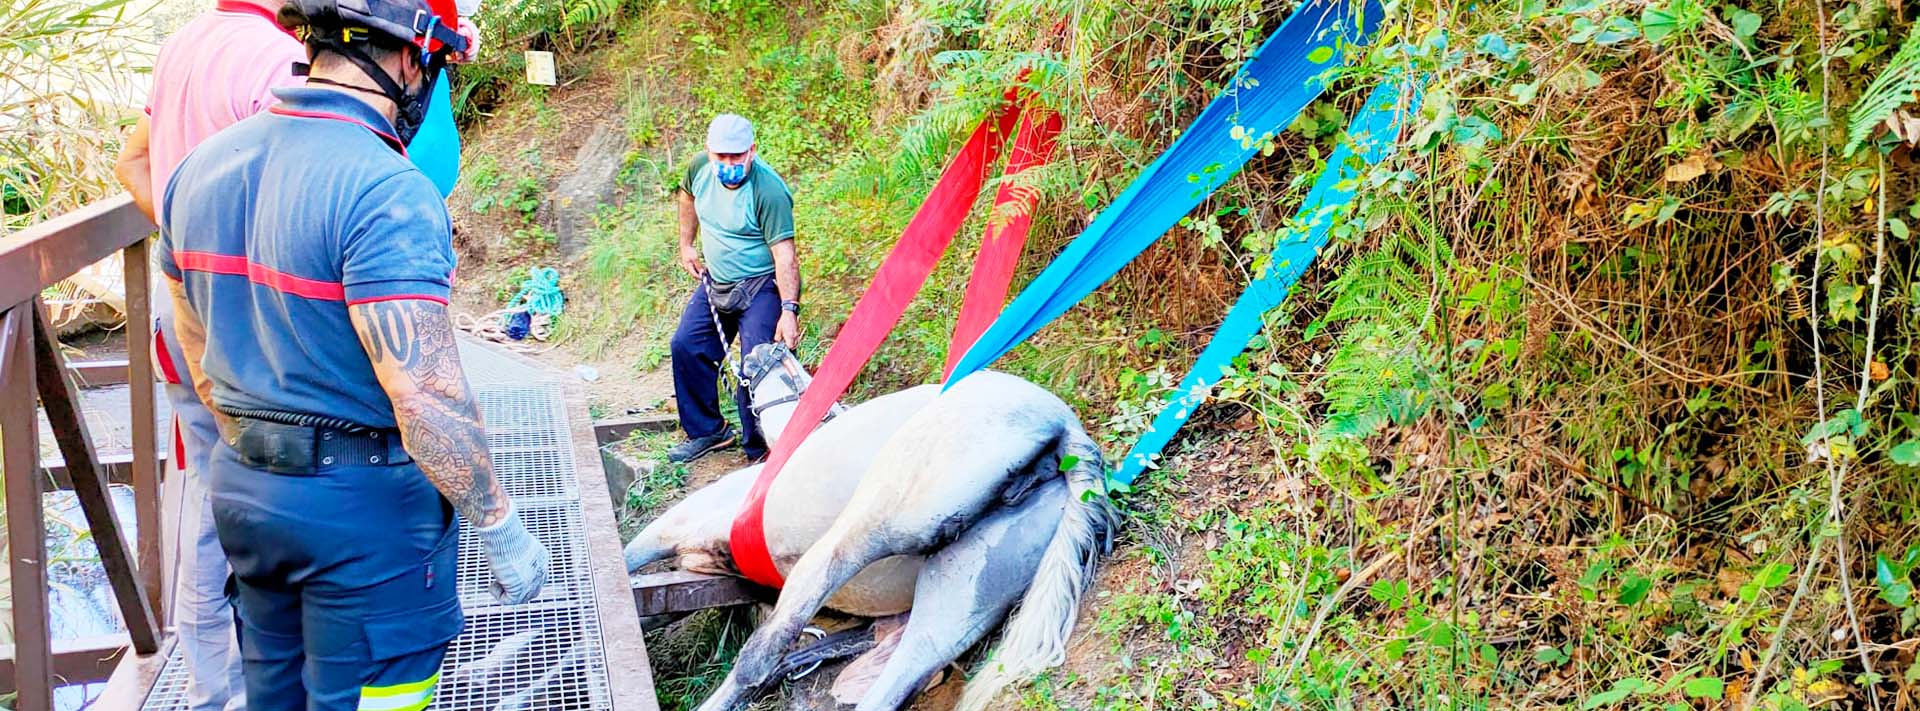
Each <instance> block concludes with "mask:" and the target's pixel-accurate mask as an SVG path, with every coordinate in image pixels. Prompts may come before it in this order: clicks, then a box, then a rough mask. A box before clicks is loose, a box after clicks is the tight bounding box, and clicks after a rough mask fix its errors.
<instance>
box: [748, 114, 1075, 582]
mask: <svg viewBox="0 0 1920 711" xmlns="http://www.w3.org/2000/svg"><path fill="white" fill-rule="evenodd" d="M1013 97H1014V92H1011V91H1009V92H1008V101H1006V102H1003V103H1002V104H1001V106H1000V107H998V108H997V109H996V110H995V111H994V113H992V114H990V115H988V116H987V117H986V118H985V119H982V120H981V122H980V126H979V127H978V128H975V129H974V131H973V135H972V136H971V137H969V138H968V139H967V143H966V145H965V146H963V147H961V149H960V152H959V154H957V155H955V156H954V157H953V160H952V162H949V163H948V164H947V167H946V170H944V171H942V172H941V174H940V182H939V183H937V184H935V185H934V187H933V191H932V192H931V193H928V195H927V199H926V201H925V202H923V203H921V205H920V210H919V211H918V212H915V213H914V215H913V220H912V221H910V222H908V223H907V229H906V231H905V232H904V233H902V234H901V235H900V241H899V242H897V243H895V244H894V247H893V251H892V252H890V253H888V254H887V259H886V261H884V262H882V263H881V264H880V269H879V271H878V272H877V273H875V274H874V276H873V283H872V285H871V286H869V287H868V289H867V291H866V293H865V294H864V295H862V296H861V297H860V301H859V302H858V303H856V304H855V305H854V307H853V313H852V314H850V315H848V316H847V320H846V323H845V325H844V326H843V327H842V328H841V331H840V336H839V338H837V339H835V340H834V343H833V348H832V349H830V350H829V351H828V352H827V357H826V359H825V360H824V361H822V362H821V364H820V370H819V372H817V373H814V375H813V382H812V384H810V385H808V386H807V391H806V392H805V393H803V394H801V397H800V404H799V405H798V406H797V408H796V410H795V411H794V414H793V417H792V418H791V419H789V420H788V421H787V428H786V430H785V431H784V432H782V433H781V435H780V437H779V439H778V440H776V441H775V442H774V445H773V452H772V453H771V454H770V455H769V457H768V459H767V463H766V466H764V467H762V468H761V470H760V476H759V478H757V479H755V480H754V482H753V489H752V490H751V491H750V492H749V493H748V494H747V500H746V503H745V504H744V505H743V506H741V509H740V513H739V515H738V516H736V517H735V518H734V520H733V530H732V535H731V536H730V544H731V546H732V548H733V560H734V564H735V565H737V566H738V567H739V568H740V573H741V575H744V576H745V577H746V578H747V579H748V580H752V581H754V582H756V583H759V584H761V585H765V586H768V587H774V588H778V587H780V586H781V585H782V584H784V583H785V582H786V581H785V579H784V578H783V577H782V576H781V575H780V570H779V568H778V567H776V566H775V565H774V563H773V555H772V553H770V552H769V551H768V550H767V537H766V530H765V529H764V528H763V525H764V519H763V512H764V509H765V508H766V503H767V490H768V489H769V488H772V486H773V481H774V478H775V477H777V476H779V474H780V469H781V467H784V466H785V465H786V463H787V460H789V459H791V458H792V457H793V453H794V451H795V450H797V449H799V448H800V443H801V442H802V441H805V439H806V437H807V435H808V434H809V433H811V432H812V431H813V429H814V428H815V427H817V426H819V424H820V420H821V418H822V417H824V416H825V415H826V414H827V409H828V408H830V407H832V406H833V403H834V402H835V401H837V400H839V399H840V395H841V394H843V393H845V392H846V389H847V386H848V385H849V384H851V383H852V382H853V378H854V376H856V375H858V374H859V373H860V369H861V368H862V367H865V366H866V364H867V360H868V359H869V358H872V357H873V353H874V351H876V350H878V349H879V348H880V344H881V342H882V341H884V340H886V337H887V334H888V333H890V332H892V331H893V327H894V324H896V323H899V321H900V316H901V314H903V313H905V312H906V309H907V304H908V303H910V302H912V301H913V297H914V296H915V295H916V294H918V293H919V291H920V287H921V286H922V285H924V284H926V281H927V276H928V275H929V274H932V273H933V267H934V265H935V264H936V263H938V262H939V261H940V256H941V255H942V254H944V253H946V251H947V245H949V244H951V243H952V242H953V237H954V235H955V234H957V233H959V231H960V225H961V223H963V222H965V221H966V219H967V213H968V212H970V211H971V210H972V209H973V203H974V202H975V201H976V200H978V199H979V197H980V189H981V188H982V187H984V186H985V184H986V180H987V175H988V171H990V170H991V169H992V167H993V164H994V163H995V162H996V161H997V160H998V159H999V154H1000V150H1001V147H1002V146H1003V145H1004V144H1005V143H1006V136H1007V133H1008V132H1009V131H1011V130H1012V129H1013V127H1014V125H1015V123H1014V121H1015V119H1016V118H1019V116H1020V115H1021V113H1022V111H1021V108H1020V106H1019V105H1018V104H1017V103H1016V102H1015V101H1014V100H1013ZM1035 111H1036V112H1037V111H1039V109H1035ZM1019 125H1020V126H1021V128H1022V130H1021V138H1020V139H1019V140H1018V141H1016V142H1015V143H1016V147H1015V149H1014V160H1015V161H1024V162H1021V163H1019V164H1018V165H1017V166H1015V165H1010V166H1009V171H1010V172H1014V168H1015V167H1018V169H1020V170H1024V169H1025V168H1026V167H1031V166H1032V165H1037V164H1039V163H1043V162H1045V158H1046V156H1047V155H1048V154H1051V153H1052V144H1053V137H1054V136H1055V135H1057V134H1058V133H1059V117H1058V116H1057V115H1054V114H1052V113H1051V112H1048V114H1047V118H1046V119H1043V120H1041V121H1040V122H1039V125H1037V126H1036V125H1035V124H1034V122H1032V121H1026V122H1022V123H1020V124H1019ZM1048 126H1051V127H1052V128H1051V131H1050V132H1049V131H1048V129H1046V127H1048ZM1028 131H1032V132H1033V133H1035V134H1036V135H1034V136H1033V137H1032V138H1031V140H1030V139H1029V137H1028ZM1021 146H1026V147H1027V151H1026V153H1027V154H1028V157H1027V158H1025V159H1022V158H1021V155H1022V151H1021ZM1018 199H1024V200H1025V201H1026V203H1027V205H1026V208H1025V209H1024V210H1020V209H1018V208H1014V207H1009V206H1005V205H1003V204H1001V203H1002V202H1011V201H1014V200H1018ZM1032 200H1033V191H1032V190H1030V189H1017V188H1011V187H1003V188H1002V189H1001V191H1000V195H999V198H998V200H997V201H996V204H995V206H994V214H995V215H999V214H1001V210H1002V209H1003V208H1004V209H1007V210H1014V211H1016V212H1024V213H1026V214H1029V215H1030V214H1031V213H1032ZM1027 222H1028V221H1027V220H1024V219H1023V220H1020V221H1019V222H1018V229H1017V230H1015V229H1014V227H1015V223H1014V222H1013V221H1007V223H1006V225H1005V227H1004V228H1003V229H1002V230H1000V233H1001V234H1000V238H999V239H993V240H990V241H989V242H987V243H985V244H983V245H982V246H981V250H982V253H981V255H980V263H981V264H988V263H991V264H993V265H995V267H994V268H995V269H999V270H1001V271H1004V272H1005V274H1004V275H996V276H994V277H993V278H992V279H991V280H989V281H993V282H995V283H997V284H998V286H997V287H994V286H993V285H992V284H988V285H986V286H981V285H979V284H977V283H976V284H970V285H969V287H968V290H967V298H968V301H967V303H966V304H965V308H964V309H963V312H964V311H966V310H969V309H970V310H973V311H981V310H986V311H989V312H998V311H999V309H1000V306H1001V304H1002V302H1004V301H1005V299H1006V291H1007V282H1009V281H1010V280H1011V279H1012V278H1013V266H1012V265H1013V263H1014V262H1015V261H1017V260H1018V258H1019V251H1020V247H1021V246H1022V245H1024V244H1025V242H1026V225H1027ZM994 233H995V230H993V228H992V227H991V226H990V227H989V228H988V235H989V236H992V235H994ZM1008 246H1011V247H1012V251H1011V254H1010V255H1006V254H998V252H1004V251H1006V250H1007V247H1008ZM990 247H991V249H989V248H990ZM988 251H993V252H996V254H994V255H992V256H991V257H990V256H989V255H988V254H987V252H988ZM1002 262H1004V263H1005V266H999V265H1001V263H1002ZM978 278H979V276H978V275H976V276H975V279H978ZM995 288H997V289H998V295H997V296H996V297H994V299H993V303H991V304H990V305H986V306H977V305H975V304H974V303H973V299H974V298H975V295H974V292H975V291H976V290H979V291H981V292H982V294H986V295H991V292H992V291H993V290H994V289H995ZM992 320H993V317H992V313H989V314H988V316H987V317H986V318H985V321H984V322H982V323H981V324H980V326H979V328H976V329H972V330H970V331H969V333H970V334H971V335H969V336H968V339H969V341H971V339H972V338H976V337H978V336H979V333H980V329H984V328H985V323H986V322H991V321H992ZM955 350H956V351H959V350H964V348H956V349H955Z"/></svg>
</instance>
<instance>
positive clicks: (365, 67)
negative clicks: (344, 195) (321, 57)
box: [307, 35, 440, 144]
mask: <svg viewBox="0 0 1920 711" xmlns="http://www.w3.org/2000/svg"><path fill="white" fill-rule="evenodd" d="M309 41H311V42H313V43H315V44H317V45H319V47H320V48H322V49H327V50H331V51H333V52H337V53H339V54H340V56H342V57H346V58H347V61H350V62H353V63H354V65H356V66H358V67H360V71H361V72H363V73H365V74H366V75H367V78H369V79H372V80H373V83H375V84H378V85H379V86H380V93H381V94H383V95H385V96H386V97H387V100H389V101H392V102H393V106H394V117H393V130H394V132H395V133H397V134H399V138H400V142H401V143H402V144H407V143H412V142H413V135H414V134H415V133H416V132H418V131H419V130H420V124H421V122H422V121H424V120H425V119H426V114H427V101H428V100H429V98H430V97H431V96H432V95H433V83H434V80H435V79H436V78H437V77H438V74H439V69H438V67H437V66H435V65H438V64H439V63H440V62H439V58H440V54H439V53H435V54H434V55H433V57H432V58H431V59H427V60H424V61H423V62H422V65H421V67H420V71H421V72H423V73H425V75H426V82H425V83H424V85H423V86H421V87H420V91H419V92H417V93H409V92H408V91H407V90H406V88H405V87H402V86H400V83H399V82H397V81H394V79H393V77H392V76H389V75H388V74H387V70H386V69H385V68H383V67H381V66H380V63H379V62H375V61H373V58H372V57H369V56H367V53H366V52H365V51H362V50H361V49H360V48H359V47H357V46H355V45H354V44H351V43H348V42H343V41H340V40H339V39H337V38H334V37H330V36H328V37H322V36H318V35H316V36H314V37H313V38H311V39H310V40H309ZM307 81H308V82H311V83H315V84H328V85H332V86H338V87H342V88H346V89H355V90H359V91H369V90H368V89H367V88H365V87H359V86H353V85H351V84H343V83H341V82H337V81H333V80H330V79H326V78H322V77H309V78H308V79H307Z"/></svg>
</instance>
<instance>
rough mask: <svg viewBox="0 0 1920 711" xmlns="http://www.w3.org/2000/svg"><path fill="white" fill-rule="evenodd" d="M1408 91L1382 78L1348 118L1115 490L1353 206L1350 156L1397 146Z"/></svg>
mask: <svg viewBox="0 0 1920 711" xmlns="http://www.w3.org/2000/svg"><path fill="white" fill-rule="evenodd" d="M1410 85H1411V86H1412V88H1413V90H1412V91H1410V92H1408V95H1409V96H1408V99H1407V104H1406V105H1404V106H1401V105H1400V103H1399V102H1400V98H1401V96H1400V95H1401V87H1402V84H1401V82H1398V81H1387V82H1384V83H1382V84H1381V85H1380V86H1378V87H1375V88H1374V90H1373V93H1372V94H1371V95H1369V96H1368V97H1367V104H1366V107H1365V108H1363V109H1362V110H1361V111H1360V113H1359V114H1358V115H1356V116H1354V117H1353V121H1352V123H1350V124H1349V125H1348V126H1347V136H1348V137H1349V139H1350V143H1351V145H1349V141H1342V142H1341V143H1340V146H1339V147H1338V148H1335V149H1334V151H1333V155H1332V156H1330V157H1328V158H1327V165H1326V167H1325V168H1323V169H1321V171H1320V176H1319V177H1318V178H1316V179H1314V181H1313V188H1312V189H1311V190H1309V191H1308V192H1307V199H1306V200H1305V201H1304V202H1302V203H1301V204H1300V211H1299V212H1298V213H1295V215H1294V217H1293V221H1292V222H1291V223H1289V224H1290V225H1292V227H1291V229H1289V230H1288V231H1287V232H1286V233H1284V234H1282V235H1280V236H1279V237H1277V238H1275V240H1274V241H1275V245H1274V248H1273V253H1272V254H1271V255H1270V256H1269V257H1268V259H1267V266H1266V268H1265V269H1264V270H1263V272H1264V273H1262V274H1260V275H1259V276H1258V277H1257V278H1255V279H1254V280H1253V283H1251V284H1248V285H1247V290H1246V291H1245V292H1243V293H1242V294H1240V300H1238V301H1235V302H1234V304H1233V308H1232V309H1231V310H1229V311H1228V312H1227V318H1226V320H1225V321H1222V322H1221V323H1220V329H1219V330H1217V331H1215V332H1214V334H1213V340H1212V341H1211V342H1209V343H1208V344H1207V348H1206V350H1204V351H1202V352H1201V353H1200V358H1199V359H1198V360H1196V361H1194V364H1193V369H1192V370H1191V371H1189V372H1188V373H1187V376H1186V377H1184V378H1181V379H1180V386H1179V387H1178V388H1175V389H1174V396H1173V398H1172V399H1171V400H1170V401H1169V402H1168V403H1167V405H1166V407H1165V409H1162V410H1161V411H1160V414H1159V416H1157V417H1155V418H1154V420H1153V425H1152V426H1151V427H1148V428H1147V431H1146V433H1145V434H1142V435H1140V439H1139V441H1136V442H1134V444H1133V449H1132V450H1130V451H1128V452H1127V456H1126V457H1124V458H1122V459H1121V460H1120V466H1119V469H1118V470H1117V471H1115V472H1114V473H1113V476H1112V481H1113V482H1116V483H1118V484H1121V485H1129V484H1132V483H1133V480H1134V478H1135V477H1137V476H1139V475H1140V472H1141V471H1143V470H1145V469H1146V468H1147V467H1148V466H1149V465H1150V464H1151V463H1152V460H1153V459H1154V457H1155V455H1158V454H1159V453H1160V450H1161V449H1162V448H1164V447H1166V446H1167V442H1168V441H1169V440H1171V439H1172V438H1173V435H1174V433H1175V432H1178V431H1179V430H1180V427H1181V426H1182V425H1185V424H1186V423H1187V417H1189V416H1191V415H1192V414H1193V411H1194V409H1195V408H1198V407H1199V406H1200V403H1202V402H1204V401H1206V399H1207V395H1208V393H1209V392H1211V391H1212V389H1213V386H1214V385H1215V384H1216V383H1218V382H1220V378H1221V377H1222V376H1223V375H1225V374H1226V373H1228V372H1230V371H1231V370H1232V363H1233V359H1234V358H1235V357H1236V356H1239V355H1240V352H1241V351H1242V350H1245V349H1246V347H1247V342H1248V341H1250V340H1252V339H1253V334H1255V333H1258V332H1259V331H1260V326H1261V322H1262V318H1261V317H1262V316H1264V315H1265V314H1266V312H1267V311H1269V310H1272V309H1273V307H1275V306H1279V305H1280V302H1282V301H1285V300H1286V299H1287V293H1288V292H1289V291H1290V290H1292V288H1293V284H1294V282H1296V281H1298V280H1299V279H1300V275H1301V274H1304V273H1306V271H1307V268H1308V267H1310V266H1312V265H1313V259H1314V257H1316V256H1318V255H1319V253H1320V247H1321V246H1322V245H1325V244H1326V243H1327V233H1328V231H1329V230H1330V229H1331V228H1332V227H1333V225H1334V224H1335V223H1336V222H1337V221H1339V220H1341V219H1344V218H1345V217H1346V214H1345V212H1346V207H1347V205H1349V204H1350V203H1352V202H1353V194H1354V190H1355V189H1356V188H1358V187H1359V185H1358V183H1359V181H1360V179H1361V176H1362V174H1363V173H1364V172H1365V170H1364V168H1363V166H1361V165H1359V161H1355V160H1354V158H1355V157H1356V156H1355V150H1356V149H1357V150H1358V151H1359V155H1358V158H1359V159H1360V161H1364V162H1365V164H1366V165H1374V164H1376V163H1379V162H1380V161H1382V160H1384V159H1386V157H1387V156H1389V155H1392V154H1393V150H1394V148H1395V147H1396V146H1397V145H1398V143H1399V141H1398V140H1397V139H1398V138H1399V135H1400V124H1401V122H1402V120H1403V119H1404V118H1405V117H1406V116H1408V115H1411V114H1413V113H1415V112H1417V111H1419V109H1420V92H1419V89H1420V85H1421V82H1418V81H1415V82H1411V84H1410Z"/></svg>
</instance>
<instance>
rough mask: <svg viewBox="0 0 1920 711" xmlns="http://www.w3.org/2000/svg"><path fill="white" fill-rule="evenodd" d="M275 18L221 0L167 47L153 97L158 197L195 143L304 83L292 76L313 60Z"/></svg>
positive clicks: (260, 8) (152, 156)
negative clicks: (282, 89) (298, 66)
mask: <svg viewBox="0 0 1920 711" xmlns="http://www.w3.org/2000/svg"><path fill="white" fill-rule="evenodd" d="M275 7H277V4H276V5H275ZM272 17H273V10H270V9H267V7H266V6H264V5H260V4H256V3H254V2H248V1H247V0H221V2H220V3H219V4H218V5H217V6H216V7H215V9H214V11H212V12H208V13H205V14H202V15H200V16H199V17H196V18H194V20H193V21H192V22H189V23H187V26H186V27H183V28H181V29H180V31H179V32H175V33H174V34H173V36H172V37H169V38H167V43H166V44H165V45H163V46H161V48H160V56H159V58H158V60H157V61H155V62H154V66H153V91H152V92H151V93H149V94H148V95H147V116H148V119H147V121H148V129H147V130H148V133H147V152H148V158H149V160H150V161H151V166H152V169H153V191H154V194H155V195H156V196H158V195H162V194H165V192H166V189H167V179H168V178H171V177H173V169H174V168H175V167H176V166H179V165H180V161H181V160H183V159H185V158H186V157H187V154H188V153H190V152H192V151H193V147H194V146H197V145H200V142H201V141H203V140H206V138H207V137H208V136H211V135H213V134H214V133H216V132H218V131H219V130H220V129H223V128H226V127H228V126H231V125H233V124H235V123H237V122H239V121H240V120H241V119H244V118H246V117H248V116H252V115H254V114H257V113H260V112H261V111H265V110H266V108H267V107H268V106H271V105H272V104H273V102H274V98H273V94H272V90H273V89H276V88H280V87H287V86H299V85H301V84H304V83H305V82H306V78H305V77H299V76H294V74H293V64H294V63H295V62H305V61H307V49H306V47H305V46H303V45H301V44H300V41H299V40H296V39H294V38H293V35H291V34H288V33H287V31H286V30H284V29H281V27H280V25H278V24H276V23H275V22H274V21H273V19H272Z"/></svg>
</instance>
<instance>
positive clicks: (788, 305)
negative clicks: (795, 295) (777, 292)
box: [780, 301, 800, 316]
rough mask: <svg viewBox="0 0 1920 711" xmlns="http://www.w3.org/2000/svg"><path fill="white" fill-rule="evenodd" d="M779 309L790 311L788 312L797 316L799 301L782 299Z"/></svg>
mask: <svg viewBox="0 0 1920 711" xmlns="http://www.w3.org/2000/svg"><path fill="white" fill-rule="evenodd" d="M780 310H781V311H785V312H787V313H790V314H793V315H795V316H799V315H800V302H798V301H782V302H780Z"/></svg>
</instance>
